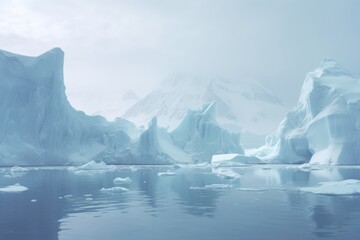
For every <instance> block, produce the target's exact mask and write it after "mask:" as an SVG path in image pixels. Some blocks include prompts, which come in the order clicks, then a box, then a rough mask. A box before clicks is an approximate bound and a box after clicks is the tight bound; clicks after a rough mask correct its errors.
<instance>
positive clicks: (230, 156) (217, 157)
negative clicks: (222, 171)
mask: <svg viewBox="0 0 360 240" xmlns="http://www.w3.org/2000/svg"><path fill="white" fill-rule="evenodd" d="M238 155H239V154H237V153H228V154H215V155H213V156H212V158H211V163H212V164H217V163H220V162H223V161H229V160H231V159H233V158H234V157H236V156H238Z"/></svg>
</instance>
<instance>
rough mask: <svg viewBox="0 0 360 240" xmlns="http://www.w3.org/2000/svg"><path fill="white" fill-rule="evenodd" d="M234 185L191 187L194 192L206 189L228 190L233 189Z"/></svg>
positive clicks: (218, 184) (216, 184) (219, 184)
mask: <svg viewBox="0 0 360 240" xmlns="http://www.w3.org/2000/svg"><path fill="white" fill-rule="evenodd" d="M232 187H233V185H231V184H221V183H215V184H210V185H205V186H204V187H190V189H192V190H204V189H226V188H232Z"/></svg>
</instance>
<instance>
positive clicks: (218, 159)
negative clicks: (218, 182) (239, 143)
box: [211, 154, 261, 166]
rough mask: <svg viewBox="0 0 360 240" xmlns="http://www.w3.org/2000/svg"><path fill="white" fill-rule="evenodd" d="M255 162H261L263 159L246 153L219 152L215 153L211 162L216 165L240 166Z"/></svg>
mask: <svg viewBox="0 0 360 240" xmlns="http://www.w3.org/2000/svg"><path fill="white" fill-rule="evenodd" d="M254 163H261V160H260V159H258V158H257V157H254V156H247V155H244V154H218V155H213V158H212V160H211V164H213V165H216V166H239V165H245V164H254Z"/></svg>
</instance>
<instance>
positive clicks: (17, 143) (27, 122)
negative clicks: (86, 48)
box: [0, 48, 130, 165]
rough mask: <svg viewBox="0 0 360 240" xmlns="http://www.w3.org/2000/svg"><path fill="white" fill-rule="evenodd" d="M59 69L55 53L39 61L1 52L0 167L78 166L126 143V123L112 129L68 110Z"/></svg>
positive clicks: (60, 57) (58, 53) (61, 58)
mask: <svg viewBox="0 0 360 240" xmlns="http://www.w3.org/2000/svg"><path fill="white" fill-rule="evenodd" d="M63 63H64V53H63V51H62V50H61V49H59V48H54V49H52V50H50V51H48V52H46V53H44V54H42V55H40V56H38V57H26V56H21V55H16V54H12V53H9V52H6V51H0V112H1V114H0V165H14V164H18V165H63V164H80V163H83V162H86V161H89V160H88V159H91V158H93V157H95V156H96V155H97V154H99V153H100V152H101V151H103V149H105V148H106V147H107V146H111V145H121V146H122V145H125V144H128V142H129V141H130V138H129V137H128V135H127V134H126V133H125V130H124V131H122V130H121V129H122V128H123V126H125V125H126V126H128V125H129V124H127V123H126V121H124V122H122V120H120V119H119V120H118V121H117V124H116V126H115V125H114V124H109V122H107V121H106V120H105V119H104V118H102V117H99V116H97V117H90V116H87V115H85V114H84V113H83V112H80V111H77V110H75V109H74V108H73V107H72V106H71V105H70V104H69V102H68V100H67V97H66V95H65V85H64V80H63ZM120 122H122V124H120Z"/></svg>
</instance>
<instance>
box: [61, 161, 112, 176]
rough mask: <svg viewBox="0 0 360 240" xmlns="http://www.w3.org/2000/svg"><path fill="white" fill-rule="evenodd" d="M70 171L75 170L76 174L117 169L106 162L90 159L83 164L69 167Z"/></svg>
mask: <svg viewBox="0 0 360 240" xmlns="http://www.w3.org/2000/svg"><path fill="white" fill-rule="evenodd" d="M68 169H69V171H73V172H74V173H75V174H78V175H81V174H92V173H103V172H106V171H115V170H116V166H114V165H107V164H106V163H104V162H95V161H90V162H88V163H86V164H84V165H82V166H78V167H69V168H68Z"/></svg>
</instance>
